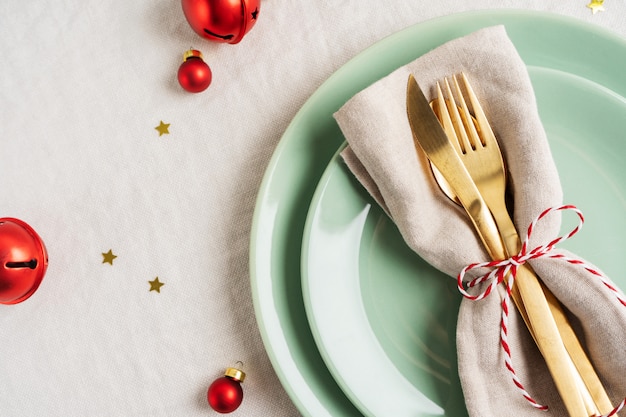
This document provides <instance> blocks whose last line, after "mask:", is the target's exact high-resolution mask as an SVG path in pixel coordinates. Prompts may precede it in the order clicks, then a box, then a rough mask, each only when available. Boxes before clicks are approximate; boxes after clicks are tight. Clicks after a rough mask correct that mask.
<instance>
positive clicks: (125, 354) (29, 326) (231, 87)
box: [0, 0, 626, 417]
mask: <svg viewBox="0 0 626 417" xmlns="http://www.w3.org/2000/svg"><path fill="white" fill-rule="evenodd" d="M586 4H587V1H585V0H569V1H567V2H563V1H525V2H523V3H522V2H514V1H502V0H489V1H485V0H483V1H473V2H468V1H464V0H440V1H436V2H425V1H409V0H391V1H386V2H380V1H369V0H367V1H354V0H348V1H334V2H333V1H309V2H302V1H300V2H296V1H277V0H262V3H261V12H260V14H259V19H258V22H257V24H256V26H255V27H254V28H253V29H252V31H251V32H250V33H249V34H248V35H247V36H246V37H245V38H244V39H243V41H242V42H241V43H239V44H237V45H228V44H216V43H211V42H209V41H206V40H204V39H201V38H200V37H199V36H198V35H196V34H195V33H194V32H193V31H192V30H191V28H190V27H189V25H188V24H187V22H186V20H185V18H184V15H183V13H182V9H181V5H180V1H178V0H168V1H165V0H157V1H147V0H133V1H122V0H114V1H108V2H102V1H98V2H96V1H94V0H83V1H77V0H65V1H51V0H37V1H26V2H24V1H18V0H4V1H3V2H2V3H1V4H0V62H1V66H0V68H1V71H0V109H1V111H0V129H1V135H0V136H1V139H0V179H1V181H2V187H1V189H2V198H0V217H9V216H11V217H17V218H20V219H22V220H24V221H26V222H28V223H29V224H30V225H31V226H33V227H34V228H35V229H36V230H37V231H38V232H39V234H40V235H41V236H42V238H43V239H44V241H45V243H46V245H47V248H48V251H49V255H50V266H49V269H48V272H47V275H46V277H45V279H44V281H43V283H42V285H41V287H40V289H39V290H38V291H37V292H36V293H35V295H34V296H33V297H32V298H30V299H28V300H27V301H25V302H24V303H21V304H18V305H13V306H6V305H0V378H1V382H0V416H3V417H21V416H50V417H53V416H59V417H61V416H62V417H73V416H76V417H78V416H80V417H85V416H102V417H108V416H124V417H126V416H151V417H159V416H207V415H215V412H213V411H212V410H211V409H210V408H209V406H208V404H207V402H206V389H207V387H208V385H209V384H210V383H211V381H212V380H214V379H215V378H217V377H219V376H220V375H221V374H222V372H223V371H224V369H225V368H226V367H228V366H232V365H235V362H236V361H242V362H243V363H244V370H245V371H246V373H247V374H248V377H247V379H246V381H245V382H244V385H243V388H244V392H245V400H244V402H243V404H242V405H241V407H240V408H239V409H238V410H237V411H236V412H235V413H234V414H233V415H240V416H273V417H280V416H294V415H298V414H299V412H298V410H297V409H296V408H295V406H294V405H293V404H292V402H291V400H290V399H289V397H288V396H287V394H286V393H285V390H284V389H283V387H282V386H281V384H280V383H279V381H278V379H277V377H276V374H275V372H274V370H273V368H272V366H271V364H270V362H269V360H268V357H267V354H266V352H265V350H264V347H263V343H262V341H261V338H260V336H259V330H258V327H257V322H256V320H255V317H254V311H253V306H252V300H251V294H250V284H249V272H248V249H249V237H250V228H251V221H252V215H253V211H254V203H255V198H256V194H257V191H258V188H259V185H260V182H261V178H262V175H263V173H264V170H265V168H266V166H267V164H268V162H269V159H270V157H271V155H272V152H273V150H274V148H275V146H276V144H277V143H278V141H279V139H280V137H281V134H282V133H283V131H284V130H285V128H286V127H287V125H288V123H289V121H290V120H291V119H292V117H293V116H294V115H295V113H296V112H297V111H298V109H299V108H300V106H301V105H302V104H303V103H304V102H305V101H306V100H307V98H308V97H309V96H310V95H311V94H312V93H313V92H314V91H315V89H316V88H317V87H318V86H319V85H320V84H321V83H322V82H323V81H324V80H325V79H326V78H327V77H328V76H329V75H331V74H332V73H333V72H334V71H335V70H336V69H338V68H339V67H340V66H341V65H343V64H344V63H345V62H347V61H348V60H349V59H350V58H351V57H353V56H354V55H356V54H357V53H359V52H360V51H362V50H363V49H365V48H366V47H368V46H370V45H371V44H372V43H374V42H376V41H378V40H380V39H382V38H384V37H385V36H387V35H390V34H392V33H394V32H396V31H398V30H400V29H403V28H405V27H407V26H409V25H412V24H415V23H418V22H421V21H424V20H427V19H430V18H433V17H437V16H442V15H447V14H451V13H456V12H461V11H466V10H470V9H491V8H503V7H506V8H520V7H523V8H526V9H532V10H543V11H550V12H555V13H560V14H564V15H569V16H573V17H575V18H578V19H581V20H584V21H587V22H591V23H593V24H597V25H600V26H603V27H605V28H608V29H610V30H613V31H615V32H616V33H618V34H620V35H621V36H625V37H626V23H625V22H626V21H625V20H624V16H626V2H624V0H619V1H618V0H606V1H605V4H604V7H605V9H606V10H605V11H604V12H598V13H596V14H592V13H591V10H590V9H588V8H587V7H586ZM191 46H193V47H194V48H197V49H200V50H201V51H202V52H203V54H204V57H205V60H206V61H207V63H208V64H209V65H210V66H211V68H212V70H213V83H212V85H211V86H210V87H209V89H208V90H207V91H205V92H203V93H200V94H196V95H193V94H190V93H187V92H185V91H183V90H182V89H181V88H180V86H179V85H178V83H177V80H176V71H177V70H178V67H179V65H180V64H181V62H182V54H183V53H184V52H185V51H186V50H187V49H189V47H191ZM599 47H601V45H600V46H599ZM161 121H162V122H163V123H166V124H169V125H170V126H169V129H168V133H165V134H163V135H159V132H158V131H157V130H156V129H155V127H157V126H158V125H159V124H160V123H161ZM109 250H111V251H112V253H113V254H114V255H116V256H117V257H116V258H115V259H114V260H113V261H112V264H111V263H103V260H104V258H103V255H102V253H106V252H108V251H109ZM157 277H158V278H159V282H162V283H163V284H164V285H163V286H161V287H160V289H159V292H157V291H154V290H153V291H150V288H151V284H150V283H149V281H153V282H154V280H155V279H156V278H157Z"/></svg>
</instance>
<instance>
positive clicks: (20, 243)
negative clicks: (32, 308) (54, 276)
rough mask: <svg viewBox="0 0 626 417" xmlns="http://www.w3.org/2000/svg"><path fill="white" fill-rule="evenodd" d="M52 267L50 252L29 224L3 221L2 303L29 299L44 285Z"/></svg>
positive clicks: (0, 247)
mask: <svg viewBox="0 0 626 417" xmlns="http://www.w3.org/2000/svg"><path fill="white" fill-rule="evenodd" d="M47 268H48V253H47V251H46V247H45V246H44V244H43V241H42V240H41V238H40V237H39V235H38V234H37V233H36V232H35V230H33V228H32V227H30V226H29V225H28V224H26V223H24V222H23V221H21V220H18V219H14V218H11V217H3V218H0V304H17V303H21V302H22V301H24V300H26V299H27V298H28V297H30V296H31V295H33V293H34V292H35V291H36V290H37V288H38V287H39V284H41V280H42V279H43V277H44V275H45V273H46V269H47Z"/></svg>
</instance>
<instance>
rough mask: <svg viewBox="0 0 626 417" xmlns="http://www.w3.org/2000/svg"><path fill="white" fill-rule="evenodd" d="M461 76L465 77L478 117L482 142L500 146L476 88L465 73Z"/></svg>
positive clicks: (464, 80) (471, 101)
mask: <svg viewBox="0 0 626 417" xmlns="http://www.w3.org/2000/svg"><path fill="white" fill-rule="evenodd" d="M461 78H462V79H463V84H464V86H465V90H467V95H468V96H469V100H470V103H471V104H472V110H473V111H474V116H475V117H476V121H477V123H478V132H479V135H480V138H481V142H482V143H483V145H484V146H490V145H491V146H493V145H495V146H498V142H497V141H496V136H495V135H494V134H493V130H491V125H490V124H489V121H488V120H487V116H485V112H484V111H483V108H482V106H481V105H480V102H479V101H478V97H476V93H474V89H473V88H472V86H471V85H470V82H469V80H468V79H467V76H466V75H465V73H461Z"/></svg>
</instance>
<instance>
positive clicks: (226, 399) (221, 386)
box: [207, 368, 246, 414]
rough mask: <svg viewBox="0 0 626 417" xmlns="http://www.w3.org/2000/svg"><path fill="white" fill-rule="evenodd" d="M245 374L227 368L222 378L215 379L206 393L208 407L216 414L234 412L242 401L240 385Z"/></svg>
mask: <svg viewBox="0 0 626 417" xmlns="http://www.w3.org/2000/svg"><path fill="white" fill-rule="evenodd" d="M245 377H246V374H245V373H244V372H243V371H242V370H240V369H237V368H228V369H227V370H226V372H225V373H224V376H223V377H221V378H217V379H216V380H215V381H213V383H212V384H211V386H210V387H209V390H208V391H207V400H208V401H209V405H210V406H211V408H213V409H214V410H215V411H217V412H218V413H222V414H226V413H232V412H233V411H235V410H236V409H237V408H238V407H239V406H240V405H241V402H242V401H243V389H242V388H241V383H242V382H243V380H244V378H245Z"/></svg>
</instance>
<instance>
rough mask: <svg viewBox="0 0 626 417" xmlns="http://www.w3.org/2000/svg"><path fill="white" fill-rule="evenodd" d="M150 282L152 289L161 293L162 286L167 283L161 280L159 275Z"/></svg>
mask: <svg viewBox="0 0 626 417" xmlns="http://www.w3.org/2000/svg"><path fill="white" fill-rule="evenodd" d="M148 282H149V283H150V291H156V292H158V293H159V294H160V293H161V287H162V286H164V285H165V284H164V283H162V282H160V281H159V277H156V278H155V279H154V280H153V281H148ZM150 291H148V292H150Z"/></svg>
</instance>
